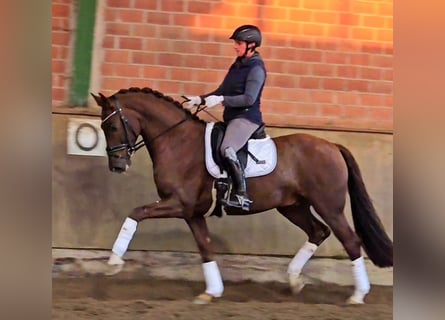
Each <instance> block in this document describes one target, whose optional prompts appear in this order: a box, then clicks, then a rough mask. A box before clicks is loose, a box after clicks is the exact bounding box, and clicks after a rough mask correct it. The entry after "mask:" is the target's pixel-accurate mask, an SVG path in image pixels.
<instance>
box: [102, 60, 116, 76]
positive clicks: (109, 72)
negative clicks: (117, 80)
mask: <svg viewBox="0 0 445 320" xmlns="http://www.w3.org/2000/svg"><path fill="white" fill-rule="evenodd" d="M101 73H102V75H104V76H114V75H115V65H114V64H113V63H102V66H101Z"/></svg>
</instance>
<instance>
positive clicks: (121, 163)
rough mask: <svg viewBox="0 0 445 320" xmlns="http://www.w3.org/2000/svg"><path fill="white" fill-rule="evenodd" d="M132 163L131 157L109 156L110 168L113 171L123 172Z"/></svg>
mask: <svg viewBox="0 0 445 320" xmlns="http://www.w3.org/2000/svg"><path fill="white" fill-rule="evenodd" d="M130 165H131V160H130V159H129V158H119V157H109V159H108V168H109V169H110V171H111V172H116V173H122V172H125V171H127V169H128V168H129V167H130Z"/></svg>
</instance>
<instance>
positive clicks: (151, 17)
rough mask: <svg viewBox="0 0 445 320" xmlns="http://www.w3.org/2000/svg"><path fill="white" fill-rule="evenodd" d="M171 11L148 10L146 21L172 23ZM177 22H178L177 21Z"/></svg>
mask: <svg viewBox="0 0 445 320" xmlns="http://www.w3.org/2000/svg"><path fill="white" fill-rule="evenodd" d="M170 17H171V13H164V12H158V11H157V12H147V16H146V18H145V21H146V22H147V23H153V24H165V25H169V24H170V21H171V19H170ZM175 24H176V23H175Z"/></svg>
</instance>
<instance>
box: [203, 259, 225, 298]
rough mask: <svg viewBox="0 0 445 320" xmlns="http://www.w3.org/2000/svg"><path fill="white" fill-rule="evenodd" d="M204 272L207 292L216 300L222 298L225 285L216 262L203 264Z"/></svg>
mask: <svg viewBox="0 0 445 320" xmlns="http://www.w3.org/2000/svg"><path fill="white" fill-rule="evenodd" d="M202 270H203V272H204V279H205V282H206V291H205V292H206V293H207V294H209V295H211V296H213V297H216V298H219V297H221V296H222V293H223V291H224V285H223V282H222V278H221V274H220V272H219V269H218V265H217V264H216V261H210V262H205V263H203V264H202Z"/></svg>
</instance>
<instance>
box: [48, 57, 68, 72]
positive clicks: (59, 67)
mask: <svg viewBox="0 0 445 320" xmlns="http://www.w3.org/2000/svg"><path fill="white" fill-rule="evenodd" d="M65 68H66V63H65V61H64V60H53V61H52V67H51V69H52V72H54V73H64V72H65Z"/></svg>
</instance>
